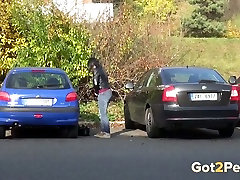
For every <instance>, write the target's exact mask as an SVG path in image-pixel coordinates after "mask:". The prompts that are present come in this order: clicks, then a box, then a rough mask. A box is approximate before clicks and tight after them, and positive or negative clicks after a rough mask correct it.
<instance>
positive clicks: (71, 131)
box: [61, 126, 78, 138]
mask: <svg viewBox="0 0 240 180" xmlns="http://www.w3.org/2000/svg"><path fill="white" fill-rule="evenodd" d="M61 134H62V137H64V138H77V137H78V126H71V127H64V128H63V129H62V132H61Z"/></svg>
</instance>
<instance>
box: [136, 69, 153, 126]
mask: <svg viewBox="0 0 240 180" xmlns="http://www.w3.org/2000/svg"><path fill="white" fill-rule="evenodd" d="M156 82H157V74H156V72H155V71H154V70H152V71H150V72H149V73H148V75H147V76H146V80H145V81H144V84H143V87H142V88H141V90H140V91H139V92H138V94H137V98H136V101H135V102H136V118H137V120H138V122H139V123H140V124H145V109H146V104H147V102H148V100H149V98H151V96H152V94H153V92H154V90H155V88H156Z"/></svg>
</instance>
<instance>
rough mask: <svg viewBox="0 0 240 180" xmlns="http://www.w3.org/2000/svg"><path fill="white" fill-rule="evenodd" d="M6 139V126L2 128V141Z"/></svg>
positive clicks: (0, 129)
mask: <svg viewBox="0 0 240 180" xmlns="http://www.w3.org/2000/svg"><path fill="white" fill-rule="evenodd" d="M5 137H6V128H5V127H4V126H0V139H4V138H5Z"/></svg>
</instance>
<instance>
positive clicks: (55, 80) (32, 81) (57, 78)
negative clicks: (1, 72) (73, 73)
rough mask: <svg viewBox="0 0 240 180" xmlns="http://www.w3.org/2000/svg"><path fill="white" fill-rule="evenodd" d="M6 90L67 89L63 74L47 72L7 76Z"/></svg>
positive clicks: (65, 78) (67, 85)
mask: <svg viewBox="0 0 240 180" xmlns="http://www.w3.org/2000/svg"><path fill="white" fill-rule="evenodd" d="M6 88H12V89H69V88H70V85H69V83H68V81H67V77H66V75H65V74H61V73H48V72H19V73H15V74H11V75H9V77H8V78H7V81H6Z"/></svg>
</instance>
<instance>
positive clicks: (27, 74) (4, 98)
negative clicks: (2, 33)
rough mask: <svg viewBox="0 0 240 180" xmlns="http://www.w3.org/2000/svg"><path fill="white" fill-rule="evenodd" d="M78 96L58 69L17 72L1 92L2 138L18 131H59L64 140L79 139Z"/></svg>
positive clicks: (33, 69)
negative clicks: (32, 129)
mask: <svg viewBox="0 0 240 180" xmlns="http://www.w3.org/2000/svg"><path fill="white" fill-rule="evenodd" d="M78 119H79V104H78V97H77V93H76V92H75V90H74V88H73V87H72V84H71V82H70V80H69V79H68V77H67V75H66V73H65V72H64V71H63V70H61V69H57V68H15V69H13V70H11V71H10V72H9V73H8V75H7V76H6V78H5V80H4V82H3V84H2V87H1V90H0V138H5V132H6V130H8V129H10V128H15V127H58V128H60V129H61V132H62V135H63V136H64V137H69V138H75V137H77V135H78Z"/></svg>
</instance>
